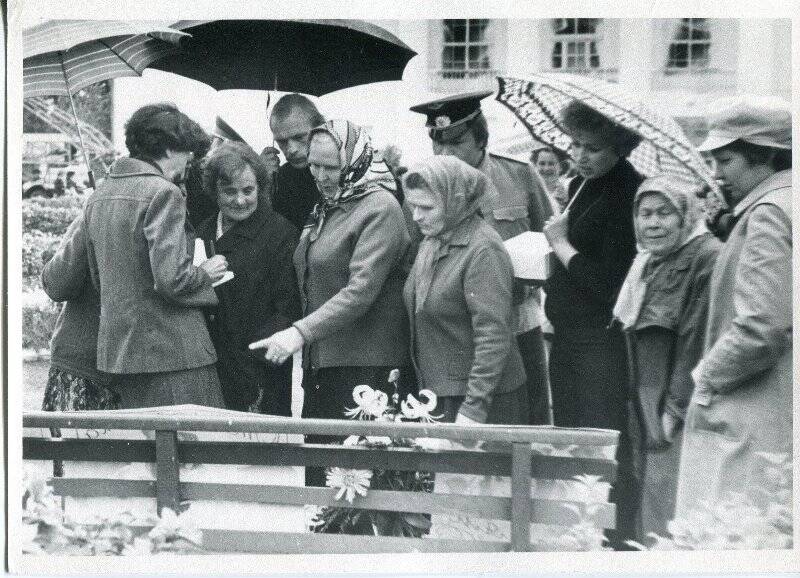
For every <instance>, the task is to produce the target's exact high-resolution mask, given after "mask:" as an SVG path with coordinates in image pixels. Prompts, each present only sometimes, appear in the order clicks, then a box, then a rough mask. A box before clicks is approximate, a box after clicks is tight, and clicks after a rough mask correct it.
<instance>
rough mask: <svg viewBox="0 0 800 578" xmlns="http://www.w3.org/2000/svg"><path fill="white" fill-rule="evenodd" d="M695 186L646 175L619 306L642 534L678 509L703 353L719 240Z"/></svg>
mask: <svg viewBox="0 0 800 578" xmlns="http://www.w3.org/2000/svg"><path fill="white" fill-rule="evenodd" d="M700 217H701V213H700V210H699V207H698V203H697V199H696V197H695V195H694V194H693V192H691V191H688V190H685V189H681V188H679V187H677V186H676V185H675V184H674V182H673V181H672V180H671V179H670V178H669V177H667V176H663V175H662V176H657V177H653V178H650V179H647V180H646V181H644V182H643V183H642V184H641V186H640V187H639V190H638V191H637V193H636V196H635V198H634V203H633V218H634V230H635V232H636V241H637V245H638V248H639V252H638V254H637V255H636V258H635V259H634V262H633V265H632V266H631V269H630V271H629V272H628V276H627V277H626V279H625V282H624V283H623V286H622V290H621V292H620V296H619V299H618V301H617V304H616V306H615V307H614V315H615V317H616V318H617V319H618V320H619V321H620V322H621V323H622V326H623V329H624V330H625V335H626V337H627V341H628V350H629V355H628V361H629V366H630V368H631V381H632V384H633V389H634V391H635V396H634V399H635V400H636V403H637V412H636V414H637V417H638V418H639V430H640V435H639V436H634V437H635V438H638V440H639V457H640V464H641V465H642V467H643V475H642V504H641V511H640V521H641V525H640V536H639V539H640V540H641V539H644V538H645V537H646V536H647V535H648V534H649V533H650V532H655V533H657V534H662V535H663V534H665V533H666V530H667V522H669V521H670V520H671V519H672V518H673V515H674V511H675V493H676V487H677V473H678V464H679V460H680V451H681V443H682V439H683V436H682V429H683V421H684V418H685V415H686V407H687V405H688V404H689V399H690V398H691V395H692V389H693V383H692V378H691V375H690V372H691V370H692V368H693V367H694V366H695V365H696V364H697V362H698V360H699V359H700V357H701V355H702V353H703V334H704V331H705V323H706V316H707V313H708V283H709V279H710V277H711V271H712V270H713V268H714V262H715V260H716V257H717V253H718V251H719V247H720V243H719V241H717V239H715V238H714V236H713V235H711V233H709V232H708V231H707V229H706V228H705V225H704V223H703V220H702V219H701V218H700Z"/></svg>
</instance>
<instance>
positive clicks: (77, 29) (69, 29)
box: [22, 20, 189, 179]
mask: <svg viewBox="0 0 800 578" xmlns="http://www.w3.org/2000/svg"><path fill="white" fill-rule="evenodd" d="M184 36H189V35H188V34H186V33H185V32H180V31H178V30H174V29H171V28H169V27H168V23H165V22H145V21H138V22H123V21H95V20H50V21H47V22H44V23H42V24H39V25H37V26H34V27H31V28H28V29H26V30H24V31H23V63H22V65H23V67H22V83H23V95H24V96H25V97H26V98H29V97H36V96H68V97H69V100H70V105H71V107H72V114H73V116H75V124H76V127H77V128H78V137H79V139H80V141H81V149H82V150H83V152H84V159H85V160H86V164H87V168H88V164H89V163H88V159H86V150H85V147H84V143H83V135H82V134H81V131H80V127H79V126H78V118H77V115H76V114H75V104H74V102H73V100H72V95H73V94H75V93H76V92H78V91H79V90H81V89H82V88H85V87H87V86H89V85H91V84H94V83H96V82H100V81H103V80H108V79H110V78H119V77H122V76H141V74H142V71H143V70H144V69H145V68H146V67H147V66H148V65H150V63H152V62H154V61H155V60H157V59H159V58H163V57H165V56H168V55H170V54H173V53H175V52H178V47H177V45H178V41H179V40H180V39H181V38H182V37H184ZM91 178H92V177H91V172H90V179H91Z"/></svg>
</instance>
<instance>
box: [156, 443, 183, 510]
mask: <svg viewBox="0 0 800 578" xmlns="http://www.w3.org/2000/svg"><path fill="white" fill-rule="evenodd" d="M179 466H180V464H179V462H178V432H175V431H172V430H157V431H156V507H157V511H158V515H159V516H160V515H161V509H162V508H165V507H166V508H170V509H171V510H172V511H173V512H175V513H176V514H177V513H179V512H178V505H179V504H180V486H179V483H180V472H179V469H178V468H179Z"/></svg>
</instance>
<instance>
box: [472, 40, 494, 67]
mask: <svg viewBox="0 0 800 578" xmlns="http://www.w3.org/2000/svg"><path fill="white" fill-rule="evenodd" d="M469 68H479V69H482V70H486V69H488V68H491V67H490V66H489V48H488V47H487V46H470V47H469Z"/></svg>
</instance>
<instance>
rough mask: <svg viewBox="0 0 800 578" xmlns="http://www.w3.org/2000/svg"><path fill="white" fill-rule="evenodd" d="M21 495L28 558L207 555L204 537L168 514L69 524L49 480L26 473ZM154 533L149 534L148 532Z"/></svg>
mask: <svg viewBox="0 0 800 578" xmlns="http://www.w3.org/2000/svg"><path fill="white" fill-rule="evenodd" d="M22 487H23V493H22V532H21V535H22V551H23V553H25V554H57V555H75V556H141V555H149V554H159V553H162V552H172V553H178V554H188V553H196V552H202V547H201V542H202V533H201V532H200V531H199V530H196V529H194V528H192V527H190V526H188V525H186V524H184V523H183V520H181V518H180V516H179V515H178V514H176V513H175V512H174V511H172V510H170V509H169V508H163V509H162V510H161V516H160V517H158V518H154V519H150V520H141V521H139V520H137V519H136V518H135V517H134V516H133V515H132V514H131V513H130V512H123V513H121V514H119V515H117V516H114V517H112V518H103V519H98V520H95V521H92V522H91V523H79V522H76V521H74V520H71V519H69V517H68V516H67V515H66V514H65V512H64V510H62V508H61V504H60V499H59V498H58V497H57V496H56V495H55V494H54V493H53V488H52V487H51V486H50V485H49V484H48V483H47V479H45V478H44V477H41V476H38V475H36V474H33V473H31V472H29V471H27V470H26V471H25V473H24V476H23V486H22ZM149 526H152V529H151V530H150V531H149V532H148V533H147V534H144V529H145V528H146V527H149Z"/></svg>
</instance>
